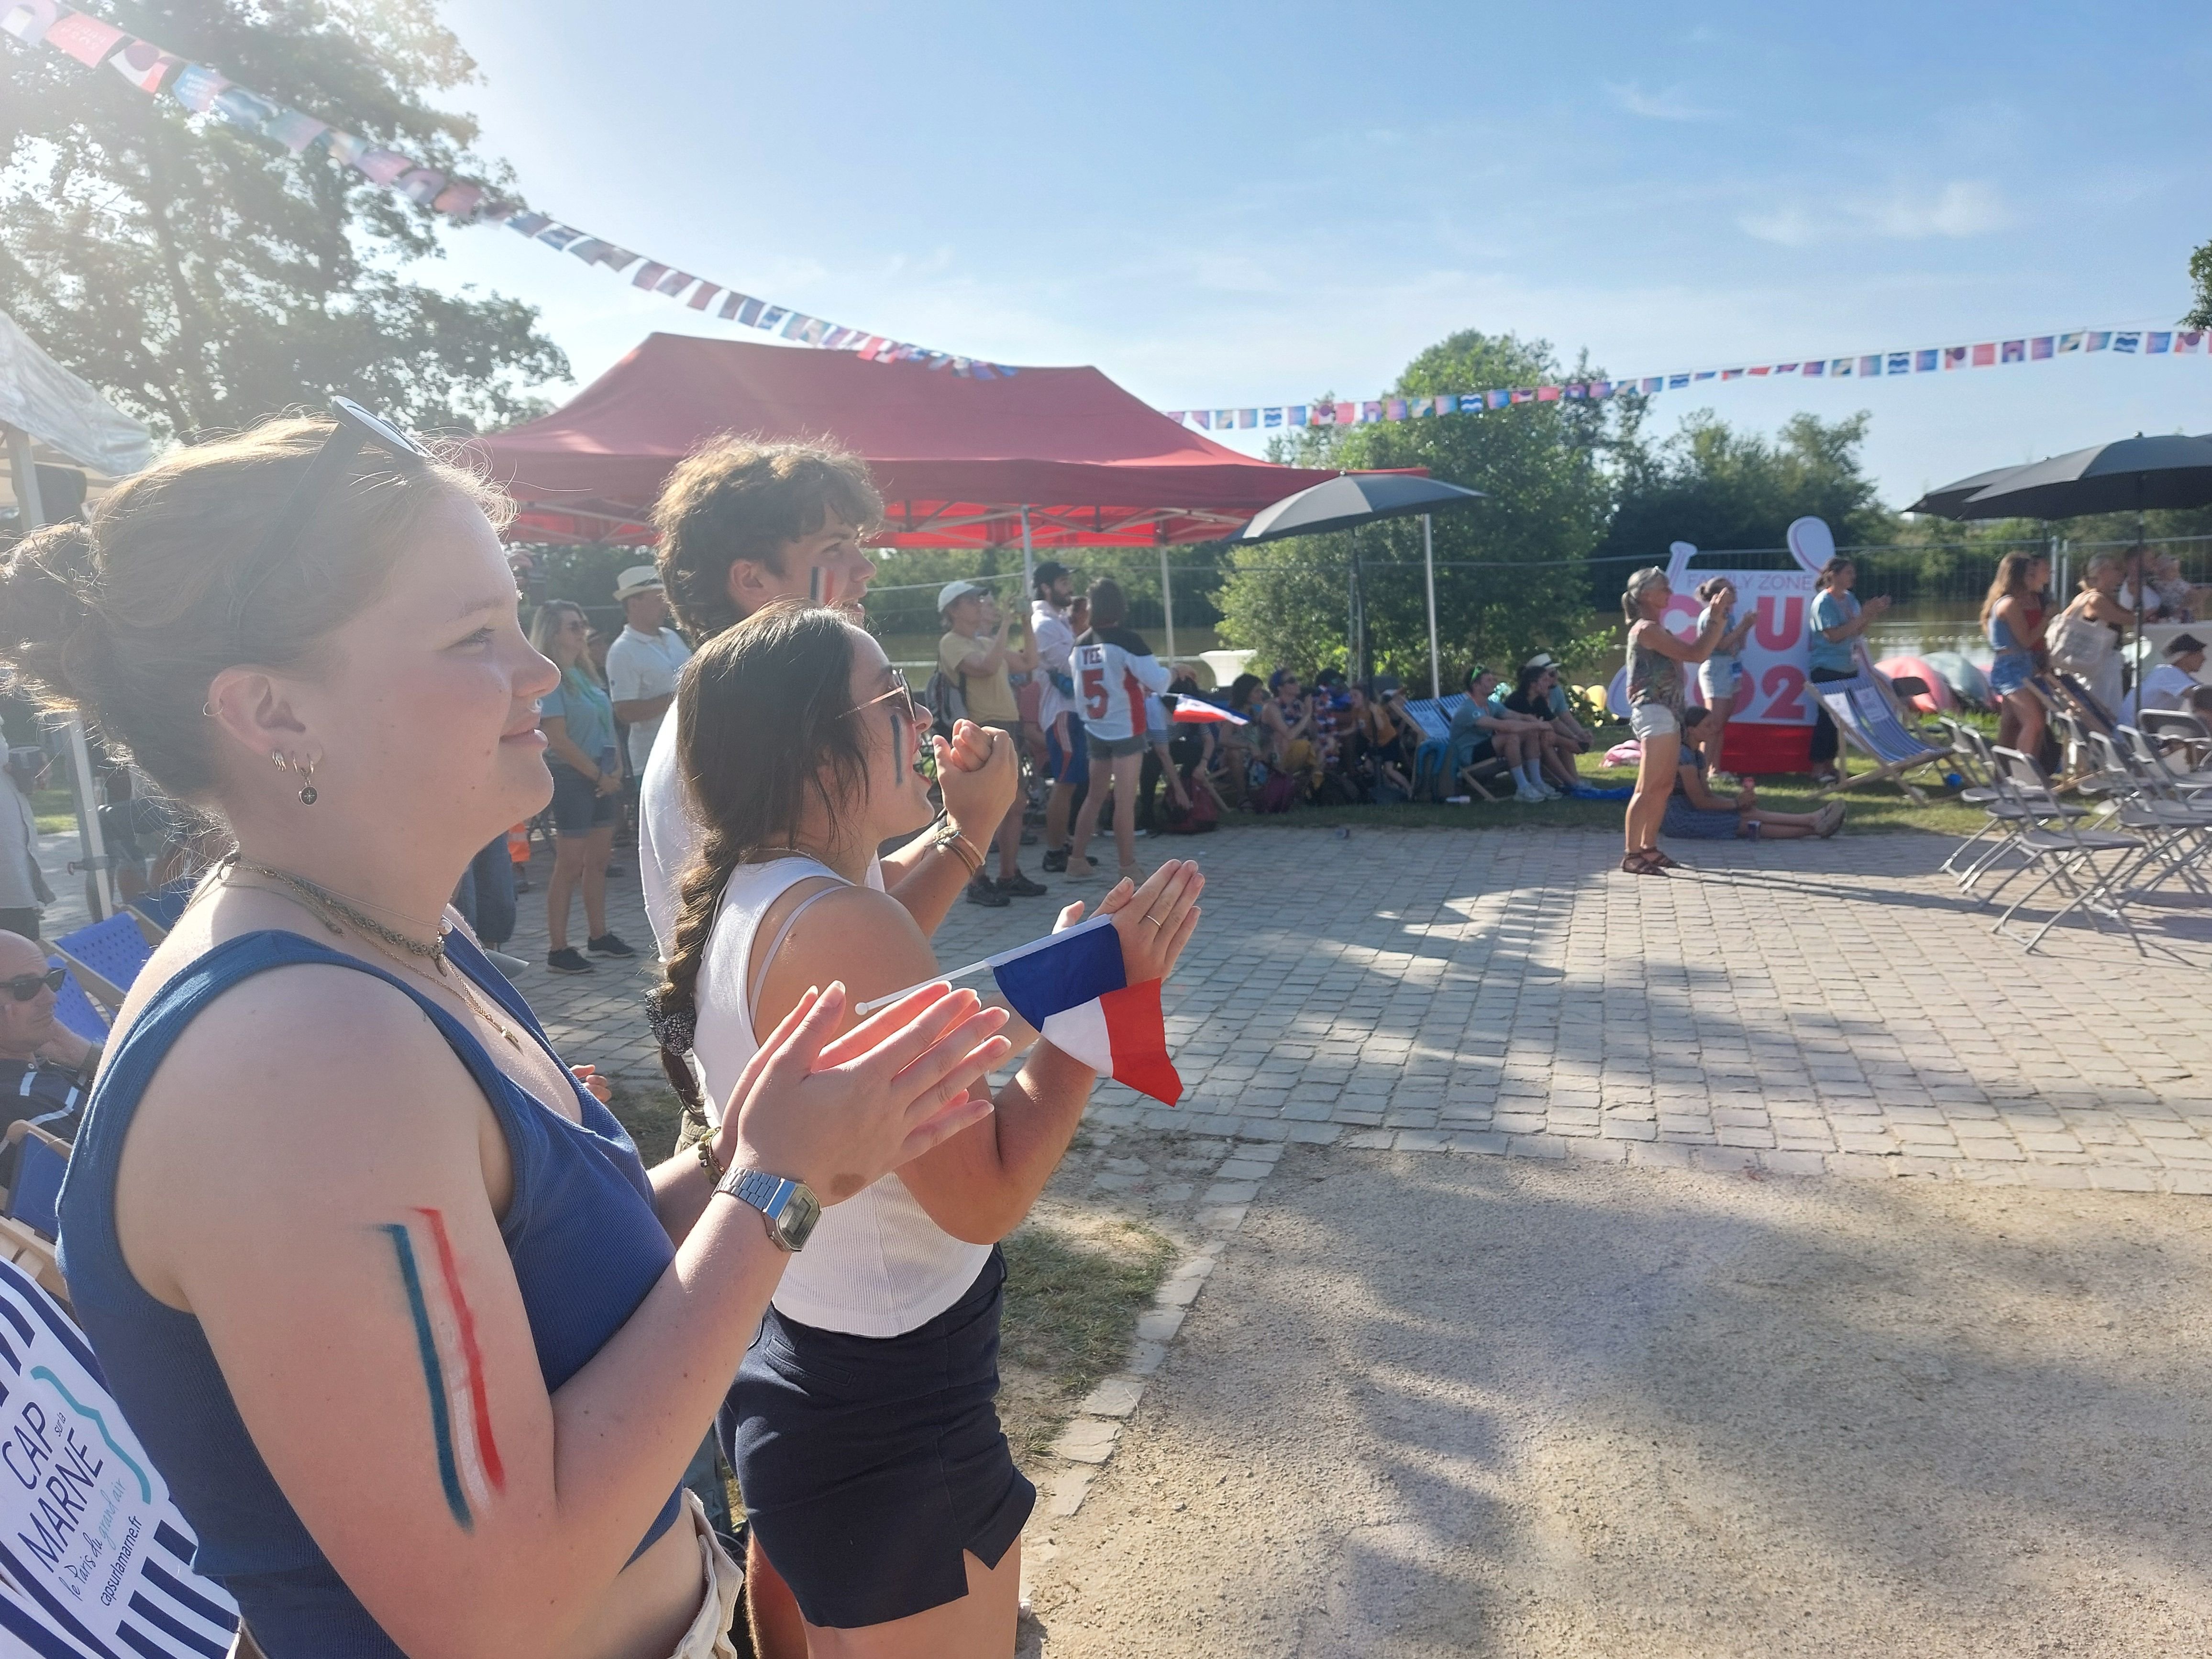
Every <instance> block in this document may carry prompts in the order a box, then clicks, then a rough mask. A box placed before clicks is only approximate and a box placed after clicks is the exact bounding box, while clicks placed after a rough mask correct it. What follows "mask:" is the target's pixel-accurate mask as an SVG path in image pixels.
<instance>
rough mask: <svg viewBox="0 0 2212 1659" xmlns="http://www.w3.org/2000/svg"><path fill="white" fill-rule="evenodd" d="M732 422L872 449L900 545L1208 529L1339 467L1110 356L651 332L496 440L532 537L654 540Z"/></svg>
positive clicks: (1098, 540)
mask: <svg viewBox="0 0 2212 1659" xmlns="http://www.w3.org/2000/svg"><path fill="white" fill-rule="evenodd" d="M720 432H734V433H741V434H746V435H759V436H762V437H767V438H787V439H789V438H811V439H817V440H822V441H827V442H829V443H832V444H836V445H837V446H839V447H842V448H845V449H848V450H851V451H854V453H858V454H860V455H862V456H864V457H866V459H867V462H868V465H869V467H870V468H871V469H872V471H873V472H874V474H875V479H876V485H877V487H878V489H881V490H882V492H883V495H884V503H885V507H886V509H887V511H886V522H885V524H884V528H883V530H882V531H881V532H879V533H878V536H877V537H876V538H875V539H876V542H877V544H879V545H882V546H885V547H908V548H919V547H939V548H944V547H975V548H980V547H987V546H993V545H1001V544H1018V543H1019V542H1020V541H1021V539H1022V529H1023V518H1024V513H1026V515H1027V519H1028V526H1029V532H1030V539H1031V544H1032V545H1034V546H1036V547H1073V546H1089V547H1096V546H1139V547H1151V546H1158V545H1164V544H1167V543H1170V542H1200V541H1212V540H1216V539H1218V538H1221V537H1224V536H1227V535H1230V534H1232V533H1234V532H1236V531H1237V529H1238V528H1239V527H1240V526H1243V523H1244V522H1245V520H1248V519H1249V518H1250V517H1251V516H1252V515H1253V514H1254V513H1257V512H1258V511H1259V510H1260V509H1261V508H1262V507H1267V506H1268V505H1269V504H1271V503H1273V502H1274V501H1280V500H1281V499H1282V498H1283V497H1284V496H1285V495H1291V494H1293V493H1295V492H1296V491H1297V490H1301V489H1307V488H1309V487H1310V486H1311V485H1313V484H1317V483H1322V482H1324V481H1326V480H1328V479H1329V478H1333V477H1336V476H1337V474H1335V473H1334V472H1333V471H1314V470H1310V469H1307V468H1301V467H1291V466H1277V465H1273V464H1272V463H1269V462H1267V461H1255V460H1253V459H1250V458H1249V457H1247V456H1243V455H1240V454H1238V453H1236V452H1235V451H1234V450H1231V449H1226V448H1225V447H1222V446H1221V445H1219V444H1218V443H1215V442H1213V441H1212V440H1210V439H1208V438H1206V437H1204V436H1202V435H1200V434H1198V433H1196V432H1192V431H1188V430H1186V429H1185V428H1183V427H1182V425H1180V424H1179V423H1178V422H1174V421H1170V419H1168V417H1167V416H1164V415H1163V414H1161V413H1159V412H1158V410H1154V409H1152V408H1150V407H1148V406H1147V405H1146V404H1142V403H1140V402H1139V401H1138V400H1137V399H1136V398H1133V397H1131V396H1130V395H1129V394H1128V393H1127V392H1124V391H1123V390H1122V389H1121V387H1120V386H1115V384H1114V382H1113V381H1111V380H1108V379H1107V378H1106V377H1105V376H1104V375H1103V374H1100V373H1099V372H1098V371H1097V369H1095V368H1024V369H1023V370H1022V371H1021V372H1020V373H1019V374H1017V375H1015V376H1013V377H1012V378H1010V379H992V380H969V379H963V378H961V377H960V376H958V375H956V374H952V373H951V372H950V371H949V370H945V369H931V368H927V367H926V366H924V365H922V364H921V363H911V362H908V363H873V362H865V361H863V360H862V359H860V358H859V357H856V356H851V355H849V354H848V353H845V352H839V351H809V350H800V349H795V348H793V347H788V346H771V345H759V344H755V343H751V342H750V341H742V340H705V339H696V338H693V337H690V336H688V335H681V334H652V335H648V336H647V337H646V340H645V343H643V344H641V345H640V346H639V347H638V348H637V349H635V350H634V351H632V352H631V353H630V354H629V356H627V357H624V358H623V360H622V361H621V362H618V363H617V364H616V365H615V366H614V367H613V368H611V369H609V370H608V371H607V372H606V373H605V374H602V375H601V376H600V377H599V379H598V380H594V381H593V382H592V384H591V385H590V386H586V388H585V389H584V390H583V392H580V393H579V394H578V395H577V397H576V398H574V400H573V401H571V402H570V403H568V404H566V405H565V406H564V407H562V408H561V409H558V410H555V411H554V412H553V413H552V414H550V415H548V416H545V417H544V419H542V420H536V421H532V422H527V423H526V424H524V425H522V426H518V427H514V428H510V429H509V430H507V431H505V432H501V433H498V434H495V435H493V436H491V437H489V438H487V439H485V440H483V446H484V447H485V448H486V449H487V450H488V451H489V453H490V457H491V461H492V466H493V474H494V477H496V478H497V479H498V480H499V482H500V483H501V485H502V486H504V487H505V488H506V489H507V491H508V493H509V494H511V495H513V497H514V499H515V500H516V501H518V502H519V503H520V507H521V511H520V516H519V518H518V519H517V520H516V522H515V527H514V530H513V536H514V537H515V538H516V539H518V540H521V541H544V542H556V543H557V542H586V541H588V542H602V541H611V542H630V543H635V542H642V541H647V540H649V539H650V538H651V532H649V531H648V530H647V528H646V526H645V525H644V523H643V520H644V517H645V513H646V509H647V507H648V506H649V505H650V504H651V502H652V501H653V498H654V497H655V496H656V495H659V492H660V486H661V483H662V481H663V480H664V479H665V478H666V477H667V476H668V473H669V470H670V469H671V467H673V466H674V465H676V463H677V462H678V460H680V459H683V458H684V455H686V454H687V453H690V450H691V449H692V448H693V447H695V446H696V445H697V444H698V443H699V441H701V440H702V439H703V438H707V437H709V436H711V435H714V434H715V433H720Z"/></svg>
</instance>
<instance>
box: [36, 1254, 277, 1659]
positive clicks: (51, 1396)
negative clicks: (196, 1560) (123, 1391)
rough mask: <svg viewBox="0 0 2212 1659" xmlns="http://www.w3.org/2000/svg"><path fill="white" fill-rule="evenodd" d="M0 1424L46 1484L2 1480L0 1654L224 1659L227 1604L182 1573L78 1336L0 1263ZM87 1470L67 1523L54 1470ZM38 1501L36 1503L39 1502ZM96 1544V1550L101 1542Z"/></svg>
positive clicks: (186, 1527) (167, 1503)
mask: <svg viewBox="0 0 2212 1659" xmlns="http://www.w3.org/2000/svg"><path fill="white" fill-rule="evenodd" d="M0 1421H3V1422H4V1425H5V1426H6V1428H7V1430H8V1431H9V1434H10V1436H11V1437H15V1438H16V1443H17V1445H18V1446H19V1447H20V1446H22V1445H23V1444H24V1443H25V1440H24V1438H23V1437H29V1439H30V1441H31V1442H32V1443H38V1442H40V1441H43V1443H44V1449H45V1451H46V1455H47V1457H48V1458H49V1460H50V1461H49V1462H46V1463H41V1464H40V1465H39V1468H40V1469H41V1470H42V1471H45V1472H46V1474H47V1475H48V1480H40V1481H39V1482H38V1483H36V1484H34V1485H33V1486H30V1487H28V1488H26V1487H25V1486H23V1484H22V1483H21V1481H20V1480H0V1575H4V1577H0V1631H4V1632H5V1635H4V1636H0V1651H4V1652H7V1653H11V1654H13V1653H29V1654H35V1655H38V1656H40V1659H222V1655H224V1654H225V1653H227V1652H228V1651H229V1650H230V1648H231V1644H233V1642H234V1641H235V1640H236V1639H237V1636H238V1604H237V1603H236V1602H235V1601H232V1600H231V1598H230V1595H229V1593H228V1591H227V1590H225V1589H223V1588H222V1585H220V1584H218V1583H216V1582H215V1581H214V1580H213V1579H211V1578H206V1577H202V1576H201V1575H200V1574H199V1573H198V1572H197V1571H195V1570H194V1569H193V1566H192V1554H193V1552H194V1551H195V1550H196V1549H197V1547H198V1546H197V1541H196V1540H195V1539H194V1537H193V1536H192V1529H191V1525H190V1524H189V1523H188V1522H186V1521H185V1517H184V1516H183V1515H182V1514H181V1513H180V1512H179V1510H178V1509H177V1506H176V1504H175V1503H174V1502H173V1501H172V1499H171V1498H170V1497H169V1489H168V1485H167V1482H166V1481H164V1480H162V1479H161V1471H160V1470H159V1469H158V1468H155V1466H154V1462H153V1460H152V1459H151V1458H149V1456H147V1455H146V1449H145V1448H144V1447H143V1445H141V1444H140V1443H139V1441H138V1437H137V1435H136V1434H134V1433H132V1432H131V1425H130V1424H129V1422H127V1421H126V1420H125V1418H124V1415H123V1409H122V1407H120V1406H118V1404H117V1403H116V1401H115V1397H114V1396H113V1395H111V1394H110V1393H109V1392H108V1391H107V1387H106V1383H104V1382H102V1381H101V1378H100V1365H99V1362H98V1361H97V1360H95V1359H94V1358H93V1353H92V1349H91V1348H90V1347H89V1346H88V1345H87V1344H86V1342H85V1340H84V1336H83V1334H82V1332H80V1331H79V1330H78V1329H77V1328H76V1324H75V1323H74V1322H72V1321H71V1320H70V1316H69V1315H68V1314H67V1313H66V1312H65V1311H64V1310H63V1309H62V1308H60V1307H59V1306H58V1305H57V1304H56V1303H55V1302H54V1300H53V1298H52V1297H51V1296H49V1295H47V1294H46V1293H45V1292H44V1291H42V1290H41V1289H40V1286H39V1285H37V1284H35V1283H34V1282H33V1279H32V1278H31V1276H30V1275H29V1274H28V1273H25V1272H23V1271H22V1270H21V1268H20V1267H13V1266H6V1265H0ZM93 1467H96V1468H97V1469H98V1477H97V1490H96V1491H95V1492H92V1493H90V1494H88V1497H87V1499H86V1509H85V1511H84V1513H83V1515H82V1516H81V1517H80V1518H78V1520H77V1521H76V1524H74V1525H66V1524H62V1522H64V1516H63V1514H62V1512H61V1511H60V1510H58V1508H57V1506H56V1505H55V1504H54V1503H53V1502H52V1498H50V1497H49V1496H48V1494H47V1491H46V1487H47V1485H48V1483H49V1480H59V1479H61V1478H62V1477H61V1475H60V1474H58V1473H55V1471H59V1470H64V1469H70V1468H76V1469H78V1470H82V1469H85V1468H93ZM42 1498H43V1499H46V1502H45V1503H44V1504H41V1499H42ZM103 1545H104V1547H101V1546H103Z"/></svg>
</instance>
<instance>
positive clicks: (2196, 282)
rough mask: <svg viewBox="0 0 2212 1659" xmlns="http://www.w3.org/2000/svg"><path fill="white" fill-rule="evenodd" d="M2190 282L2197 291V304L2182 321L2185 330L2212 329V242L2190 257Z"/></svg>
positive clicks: (2190, 308) (2194, 304)
mask: <svg viewBox="0 0 2212 1659" xmlns="http://www.w3.org/2000/svg"><path fill="white" fill-rule="evenodd" d="M2189 281H2190V283H2191V286H2192V287H2193V288H2195V289H2196V290H2197V295H2196V300H2195V303H2193V304H2192V305H2191V307H2189V314H2188V315H2187V316H2186V317H2184V318H2183V319H2181V325H2182V326H2183V327H2184V328H2212V242H2207V243H2205V244H2204V246H2203V247H2200V248H2198V249H2197V252H2194V253H2192V254H2191V255H2190V256H2189Z"/></svg>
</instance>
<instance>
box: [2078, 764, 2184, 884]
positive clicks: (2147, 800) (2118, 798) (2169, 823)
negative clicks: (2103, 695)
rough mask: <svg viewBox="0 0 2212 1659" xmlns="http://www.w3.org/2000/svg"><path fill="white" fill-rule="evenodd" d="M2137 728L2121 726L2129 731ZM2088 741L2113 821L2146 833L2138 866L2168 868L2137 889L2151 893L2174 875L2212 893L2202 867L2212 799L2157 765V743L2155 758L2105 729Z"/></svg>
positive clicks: (2117, 877) (2117, 878)
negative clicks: (2187, 789) (2188, 789)
mask: <svg viewBox="0 0 2212 1659" xmlns="http://www.w3.org/2000/svg"><path fill="white" fill-rule="evenodd" d="M2133 729H2134V728H2132V727H2130V726H2122V727H2121V728H2120V730H2121V732H2123V733H2126V732H2131V731H2133ZM2136 736H2138V737H2140V736H2141V733H2139V732H2138V733H2136ZM2088 744H2089V750H2090V753H2091V755H2092V756H2093V757H2094V759H2095V761H2096V765H2097V772H2098V778H2099V781H2100V783H2101V785H2102V787H2104V789H2105V791H2106V794H2107V796H2108V797H2109V799H2110V803H2111V816H2112V822H2113V823H2118V825H2119V826H2120V828H2121V829H2124V830H2126V831H2128V832H2130V834H2133V835H2137V836H2142V842H2143V850H2142V857H2141V858H2140V859H2139V860H2137V864H2138V866H2140V867H2141V868H2142V869H2146V870H2148V869H2151V868H2153V867H2154V866H2163V869H2164V874H2163V875H2160V877H2158V878H2155V879H2154V880H2153V881H2151V882H2149V883H2148V884H2147V885H2145V886H2143V887H2142V888H2140V889H2134V888H2132V887H2131V890H2139V891H2143V892H2148V891H2150V890H2153V889H2154V888H2157V887H2160V886H2162V885H2164V884H2165V882H2166V879H2167V878H2173V879H2176V880H2179V882H2180V883H2181V884H2183V885H2184V886H2185V887H2187V888H2189V889H2190V890H2191V891H2192V892H2194V893H2197V895H2198V896H2202V897H2206V898H2212V884H2207V883H2206V881H2205V879H2204V878H2203V875H2201V874H2200V873H2199V872H2198V868H2197V866H2198V864H2199V863H2200V861H2201V860H2202V856H2203V852H2204V849H2205V848H2206V846H2207V845H2208V844H2212V803H2208V802H2207V801H2206V800H2205V799H2203V797H2201V796H2199V797H2196V798H2191V797H2190V796H2189V795H2186V794H2185V793H2183V792H2182V791H2180V790H2179V789H2177V788H2175V787H2174V786H2173V782H2172V779H2170V778H2169V777H2167V776H2166V775H2165V774H2164V773H2163V772H2162V771H2161V770H2160V769H2159V768H2158V766H2157V765H2156V764H2155V758H2156V750H2155V749H2154V748H2152V749H2150V750H2149V752H2150V755H2151V757H2152V758H2151V759H2150V760H2146V759H2145V758H2144V757H2143V756H2142V754H2139V753H2135V752H2131V751H2130V749H2129V748H2127V747H2124V746H2123V745H2122V744H2117V743H2114V742H2113V741H2112V739H2111V738H2108V737H2106V735H2105V734H2104V733H2103V732H2091V733H2089V735H2088ZM2147 746H2148V745H2147ZM2134 873H2135V872H2133V871H2124V872H2115V873H2114V875H2113V881H2114V883H2115V884H2120V883H2121V878H2122V876H2123V875H2126V876H2129V877H2132V876H2133V875H2134Z"/></svg>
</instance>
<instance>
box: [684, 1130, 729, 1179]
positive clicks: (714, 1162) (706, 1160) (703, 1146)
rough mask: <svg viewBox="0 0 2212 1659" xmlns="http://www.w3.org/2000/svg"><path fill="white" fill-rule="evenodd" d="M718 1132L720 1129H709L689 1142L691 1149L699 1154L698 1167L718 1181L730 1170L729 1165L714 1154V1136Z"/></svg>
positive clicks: (710, 1177) (709, 1177)
mask: <svg viewBox="0 0 2212 1659" xmlns="http://www.w3.org/2000/svg"><path fill="white" fill-rule="evenodd" d="M719 1133H721V1132H720V1130H714V1131H710V1132H709V1133H707V1134H705V1135H702V1137H701V1138H700V1139H697V1140H696V1141H694V1142H692V1144H691V1150H692V1151H693V1152H696V1153H698V1154H699V1164H700V1167H701V1168H702V1169H704V1170H706V1171H707V1175H708V1179H709V1180H713V1181H720V1179H721V1178H722V1177H723V1176H726V1175H727V1174H729V1172H730V1166H729V1165H728V1164H725V1163H723V1162H722V1161H721V1160H720V1159H719V1158H716V1157H715V1156H714V1137H715V1135H717V1134H719Z"/></svg>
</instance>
